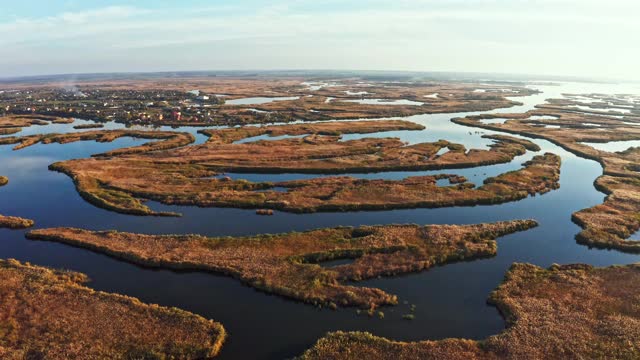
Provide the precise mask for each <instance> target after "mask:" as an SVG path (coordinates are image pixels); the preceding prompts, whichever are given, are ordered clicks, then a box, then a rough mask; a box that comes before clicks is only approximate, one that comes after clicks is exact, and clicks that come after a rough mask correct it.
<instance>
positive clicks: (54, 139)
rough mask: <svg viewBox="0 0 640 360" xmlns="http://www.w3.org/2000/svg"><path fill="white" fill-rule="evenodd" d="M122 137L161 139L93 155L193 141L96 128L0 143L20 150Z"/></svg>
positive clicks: (156, 133)
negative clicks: (29, 147) (30, 147)
mask: <svg viewBox="0 0 640 360" xmlns="http://www.w3.org/2000/svg"><path fill="white" fill-rule="evenodd" d="M122 137H132V138H137V139H151V140H162V141H154V142H150V143H147V144H144V145H140V146H134V147H128V148H122V149H116V150H111V151H108V152H106V153H103V154H97V155H94V156H98V157H107V156H116V155H124V154H139V153H144V152H149V151H158V150H167V149H172V148H176V147H180V146H186V145H189V144H191V143H192V142H194V141H195V138H194V137H193V135H191V134H189V133H183V132H172V131H140V130H104V131H103V130H98V131H85V132H75V133H66V134H45V135H29V136H17V137H5V138H0V145H7V144H18V145H16V146H15V147H14V150H20V149H23V148H26V147H28V146H32V145H36V144H38V143H41V144H53V143H58V144H68V143H72V142H77V141H90V140H93V141H97V142H112V141H114V140H116V139H119V138H122Z"/></svg>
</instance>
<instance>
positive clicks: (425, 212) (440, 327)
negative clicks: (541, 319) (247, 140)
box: [0, 84, 639, 359]
mask: <svg viewBox="0 0 640 360" xmlns="http://www.w3.org/2000/svg"><path fill="white" fill-rule="evenodd" d="M537 88H539V89H541V90H543V91H544V93H543V94H539V95H534V96H530V97H527V98H525V99H518V98H516V100H518V101H523V100H524V102H525V104H524V105H522V106H518V107H514V108H511V109H502V110H500V111H499V112H504V113H510V112H520V111H526V110H529V109H531V108H532V107H533V106H534V105H536V104H539V103H542V102H544V99H546V98H552V97H560V94H561V93H591V92H601V93H602V92H604V91H603V89H602V85H590V84H564V85H563V86H538V87H537ZM609 91H611V93H613V92H615V91H616V90H615V89H613V90H609ZM470 114H476V113H458V114H437V115H418V116H411V117H408V118H406V119H407V120H410V121H415V122H417V123H420V124H423V125H425V126H426V129H425V130H424V131H396V132H385V133H380V134H368V135H348V136H345V139H344V141H348V140H349V139H356V138H358V137H362V136H397V137H399V138H401V139H402V140H403V141H407V142H409V143H417V142H425V141H437V140H439V139H447V140H449V141H452V142H457V143H462V144H464V145H465V146H467V148H474V147H475V148H478V147H480V148H482V147H486V146H487V145H489V144H490V140H487V139H483V138H481V136H482V135H483V134H491V133H493V132H491V131H485V130H480V129H474V128H468V127H463V126H460V125H456V124H453V123H451V122H450V119H451V118H454V117H460V116H466V115H470ZM77 123H83V121H80V120H79V121H78V122H77ZM107 127H108V128H119V127H120V125H117V124H108V126H107ZM180 130H182V131H189V132H192V133H195V131H196V130H197V129H194V128H181V129H180ZM65 131H74V130H73V129H72V127H71V125H50V126H41V127H36V126H34V127H31V128H28V129H25V130H24V132H23V133H24V134H28V133H43V132H65ZM197 138H198V142H202V141H204V140H205V138H204V137H203V136H201V135H197ZM254 140H258V139H254ZM145 141H146V140H135V139H129V138H125V139H118V140H116V141H114V142H113V143H96V142H78V143H72V144H66V145H58V144H51V145H36V146H33V147H30V148H26V149H24V150H20V151H12V150H11V147H10V146H0V174H1V175H5V176H8V177H9V180H10V182H9V184H8V185H7V186H5V187H2V188H0V213H2V214H6V215H15V216H23V217H27V218H31V219H34V220H35V221H36V227H39V228H40V227H53V226H74V227H83V228H88V229H95V230H102V229H117V230H120V231H132V232H141V233H149V234H166V233H174V234H175V233H198V234H204V235H210V236H226V235H250V234H258V233H277V232H286V231H291V230H307V229H313V228H319V227H327V226H338V225H353V226H358V225H365V224H391V223H418V224H451V223H456V224H471V223H478V222H488V221H499V220H509V219H525V218H533V219H535V220H537V221H538V222H539V223H540V226H539V227H537V228H535V229H532V230H530V231H527V232H523V233H518V234H513V235H509V236H505V237H503V238H501V239H499V241H498V245H499V246H498V255H497V256H496V257H494V258H491V259H485V260H478V261H472V262H463V263H457V264H450V265H446V266H442V267H438V268H434V269H432V270H429V271H425V272H421V273H417V274H411V275H406V276H401V277H394V278H382V279H375V280H369V281H365V282H362V283H360V284H361V285H363V286H376V287H380V288H382V289H384V290H385V291H387V292H390V293H393V294H397V295H398V297H399V299H400V305H398V306H395V307H388V308H384V309H383V311H384V312H385V318H384V319H382V320H381V319H378V318H377V317H373V318H369V317H367V316H360V315H357V314H356V312H355V310H353V309H342V310H338V311H331V310H326V309H317V308H314V307H313V306H310V305H305V304H302V303H298V302H294V301H290V300H285V299H283V298H280V297H277V296H271V295H267V294H265V293H262V292H258V291H256V290H253V289H252V288H249V287H245V286H243V285H242V284H241V283H240V282H238V281H236V280H233V279H231V278H228V277H224V276H217V275H212V274H208V273H201V272H173V271H166V270H155V269H147V268H142V267H138V266H134V265H131V264H128V263H126V262H123V261H119V260H115V259H112V258H109V257H108V256H105V255H100V254H97V253H93V252H91V251H88V250H83V249H79V248H74V247H70V246H67V245H62V244H56V243H51V242H39V241H30V240H26V239H25V238H24V231H10V230H0V237H1V238H2V241H0V258H16V259H19V260H21V261H29V262H32V263H34V264H38V265H45V266H53V267H58V268H67V269H72V270H76V271H80V272H84V273H86V274H88V275H89V276H90V278H91V279H92V281H91V283H90V284H89V286H91V287H93V288H95V289H98V290H104V291H109V292H117V293H122V294H126V295H130V296H135V297H138V298H140V299H141V300H142V301H145V302H150V303H158V304H161V305H167V306H176V307H180V308H182V309H185V310H188V311H192V312H195V313H198V314H200V315H203V316H205V317H208V318H211V319H215V320H217V321H220V322H222V323H223V325H224V326H225V327H226V329H227V330H228V332H229V334H230V336H229V340H228V343H227V344H226V345H225V347H224V349H223V351H222V354H221V356H220V358H221V359H248V358H258V359H281V358H287V357H291V356H294V355H297V354H299V353H300V352H302V351H303V350H304V349H305V348H307V347H309V346H310V345H311V344H312V343H313V342H314V341H315V340H316V339H317V338H319V337H321V336H322V335H324V334H325V333H326V332H327V331H332V330H363V331H369V332H372V333H373V334H376V335H380V336H385V337H389V338H392V339H398V340H420V339H441V338H446V337H464V338H472V339H482V338H484V337H486V336H489V335H492V334H496V333H498V332H500V331H501V330H502V329H503V328H504V321H503V319H502V318H501V317H500V315H499V313H498V311H497V310H496V309H495V308H493V307H490V306H488V305H487V304H486V299H487V297H488V295H489V293H490V292H491V291H492V290H493V289H494V288H495V287H496V286H497V285H498V284H499V283H500V282H501V281H502V279H503V276H504V274H505V272H506V271H507V269H508V268H509V266H510V265H511V264H512V263H513V262H530V263H534V264H537V265H541V266H549V265H550V264H552V263H575V262H583V263H590V264H594V265H610V264H626V263H632V262H636V261H638V260H639V258H638V256H635V255H628V254H623V253H620V252H617V251H606V250H595V249H589V248H587V247H584V246H581V245H578V244H576V242H575V240H574V235H575V234H576V233H577V232H578V231H579V228H578V226H576V225H574V224H573V223H572V222H571V213H572V212H574V211H576V210H579V209H582V208H585V207H590V206H593V205H596V204H598V203H600V202H602V200H603V198H604V195H603V194H602V193H600V192H598V191H596V190H595V189H594V187H593V181H594V180H595V178H596V177H597V176H599V175H600V174H601V172H602V169H601V167H600V165H598V164H597V163H596V162H594V161H590V160H586V159H582V158H579V157H576V156H575V155H573V154H570V153H568V152H566V151H564V150H562V149H561V148H559V147H557V146H555V145H553V144H551V143H549V142H547V141H543V140H533V141H534V142H536V143H537V144H539V145H540V146H541V147H542V149H543V150H542V152H545V151H551V152H554V153H556V154H558V155H560V156H561V157H562V160H563V164H562V170H561V171H562V173H561V188H560V189H559V190H557V191H553V192H551V193H548V194H545V195H543V196H536V197H530V198H527V199H525V200H522V201H518V202H512V203H507V204H502V205H494V206H477V207H454V208H442V209H410V210H393V211H376V212H346V213H318V214H288V213H282V212H276V214H275V216H272V217H263V216H256V215H255V212H254V211H253V210H239V209H218V208H198V207H178V206H167V205H162V204H158V203H150V206H151V207H153V208H154V209H157V210H164V211H178V212H180V213H182V214H183V215H184V216H183V217H181V218H154V217H136V216H129V215H122V214H117V213H114V212H110V211H106V210H103V209H99V208H97V207H94V206H92V205H90V204H88V203H87V202H85V201H84V200H82V199H81V198H80V196H79V195H78V194H77V192H76V190H75V189H74V186H73V183H72V182H71V180H70V179H69V178H68V177H67V176H66V175H63V174H59V173H55V172H50V171H48V170H47V166H48V165H49V164H51V163H53V162H56V161H61V160H66V159H72V158H82V157H87V156H90V155H91V154H95V153H100V152H104V151H107V150H110V149H115V148H120V147H124V146H132V145H138V144H141V143H144V142H145ZM533 155H535V154H534V153H529V154H527V155H524V156H520V157H517V158H516V159H514V161H512V162H511V163H509V164H500V165H493V166H486V167H480V168H474V169H458V170H442V171H423V172H389V173H376V174H352V175H353V176H358V177H363V178H389V179H401V178H404V177H407V176H414V175H425V174H435V173H451V174H460V175H464V176H466V177H467V178H469V180H470V181H473V182H474V183H476V184H477V185H479V184H481V183H482V180H483V179H485V178H486V177H488V176H494V175H497V174H500V173H502V172H505V171H508V170H513V169H517V168H519V167H520V165H521V163H522V162H524V161H526V160H527V159H529V158H530V157H531V156H533ZM230 175H231V176H232V177H235V178H245V179H249V180H262V181H264V180H267V181H279V180H289V179H298V178H306V177H312V176H313V175H306V174H270V175H269V174H268V175H257V174H230ZM410 305H415V306H416V311H415V320H413V321H407V320H403V319H402V315H403V314H405V313H408V312H409V307H410Z"/></svg>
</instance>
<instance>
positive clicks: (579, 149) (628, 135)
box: [453, 106, 640, 253]
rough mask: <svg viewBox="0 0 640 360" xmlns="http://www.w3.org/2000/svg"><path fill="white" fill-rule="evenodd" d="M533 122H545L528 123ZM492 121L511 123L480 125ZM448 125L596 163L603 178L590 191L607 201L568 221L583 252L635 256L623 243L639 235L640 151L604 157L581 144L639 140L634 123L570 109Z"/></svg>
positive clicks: (636, 246)
mask: <svg viewBox="0 0 640 360" xmlns="http://www.w3.org/2000/svg"><path fill="white" fill-rule="evenodd" d="M536 116H537V117H546V118H545V119H539V118H538V119H533V118H532V117H536ZM492 118H507V119H510V120H507V121H506V122H505V123H503V124H487V123H483V122H482V120H484V119H492ZM453 121H454V122H456V123H458V124H461V125H467V126H473V127H480V128H485V129H490V130H496V131H503V132H508V133H513V134H520V135H524V136H529V137H534V138H542V139H546V140H549V141H550V142H552V143H554V144H556V145H558V146H561V147H563V148H564V149H566V150H567V151H570V152H572V153H574V154H576V155H578V156H581V157H584V158H587V159H592V160H595V161H597V162H599V163H600V164H601V165H602V167H603V172H604V174H603V176H601V177H599V178H598V179H597V180H596V182H595V186H596V188H597V189H598V190H600V191H602V192H604V193H606V194H607V197H606V198H605V201H604V203H603V204H600V205H596V206H594V207H592V208H589V209H584V210H580V211H578V212H576V213H574V214H573V217H572V218H573V221H574V222H575V223H577V224H578V225H580V226H581V227H582V228H583V231H582V232H580V233H579V234H578V235H577V236H576V239H577V241H578V242H579V243H582V244H585V245H588V246H594V247H601V248H613V249H618V250H621V251H626V252H635V253H637V252H640V242H638V241H634V240H627V239H628V238H629V237H630V236H631V235H632V234H633V233H635V232H637V231H638V230H640V172H639V171H638V170H640V148H637V147H631V148H629V149H627V150H625V151H621V152H609V151H603V150H598V149H596V148H594V147H592V146H589V145H586V144H584V143H606V142H611V141H629V140H640V127H638V126H634V125H633V124H634V123H633V122H630V121H626V118H624V119H620V118H617V117H613V116H611V115H609V116H602V115H596V114H592V113H591V112H586V113H584V112H580V111H578V110H576V109H574V108H572V107H571V108H568V109H567V108H564V107H561V108H554V109H551V108H549V107H548V106H546V107H544V108H543V109H539V110H535V111H531V112H528V113H524V114H495V115H491V114H488V115H481V116H470V117H467V118H458V119H454V120H453ZM639 124H640V123H639ZM549 126H552V127H549Z"/></svg>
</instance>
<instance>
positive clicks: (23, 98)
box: [0, 89, 224, 123]
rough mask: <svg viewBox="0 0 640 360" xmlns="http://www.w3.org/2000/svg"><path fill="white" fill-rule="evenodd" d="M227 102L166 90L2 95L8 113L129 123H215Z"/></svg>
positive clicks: (212, 97) (5, 93)
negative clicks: (218, 112)
mask: <svg viewBox="0 0 640 360" xmlns="http://www.w3.org/2000/svg"><path fill="white" fill-rule="evenodd" d="M223 103H224V100H222V99H221V98H218V97H216V96H209V95H204V94H194V93H193V92H186V93H185V92H179V91H162V90H157V91H153V90H140V91H137V90H103V89H96V90H83V91H82V92H80V91H77V90H76V91H68V90H63V89H55V90H51V89H42V90H32V91H24V92H19V91H17V92H11V93H7V92H4V93H0V106H1V107H0V109H2V110H4V112H6V113H38V114H46V115H56V116H64V117H78V118H83V119H93V120H98V121H112V120H115V121H122V122H128V123H161V122H213V121H214V116H215V113H216V111H215V108H216V107H218V106H219V105H221V104H223Z"/></svg>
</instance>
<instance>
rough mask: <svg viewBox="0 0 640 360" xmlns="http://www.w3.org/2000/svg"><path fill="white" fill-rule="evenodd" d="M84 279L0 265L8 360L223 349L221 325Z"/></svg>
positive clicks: (176, 355) (0, 336)
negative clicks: (91, 285) (88, 283)
mask: <svg viewBox="0 0 640 360" xmlns="http://www.w3.org/2000/svg"><path fill="white" fill-rule="evenodd" d="M86 281H87V278H86V276H85V275H83V274H79V273H73V272H63V271H54V270H50V269H48V268H44V267H39V266H33V265H30V264H28V263H24V264H23V263H20V262H18V261H16V260H0V357H2V358H3V359H115V358H118V359H151V358H153V359H193V358H209V357H213V356H215V355H217V354H218V353H219V352H220V349H221V347H222V344H223V342H224V340H225V337H226V332H225V330H224V328H223V327H222V325H220V324H219V323H216V322H213V321H211V320H207V319H204V318H202V317H200V316H198V315H195V314H192V313H189V312H186V311H182V310H179V309H176V308H166V307H161V306H157V305H148V304H144V303H141V302H140V301H139V300H137V299H135V298H131V297H126V296H122V295H116V294H109V293H105V292H101V291H94V290H92V289H90V288H87V287H85V286H83V285H82V283H83V282H86Z"/></svg>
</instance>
